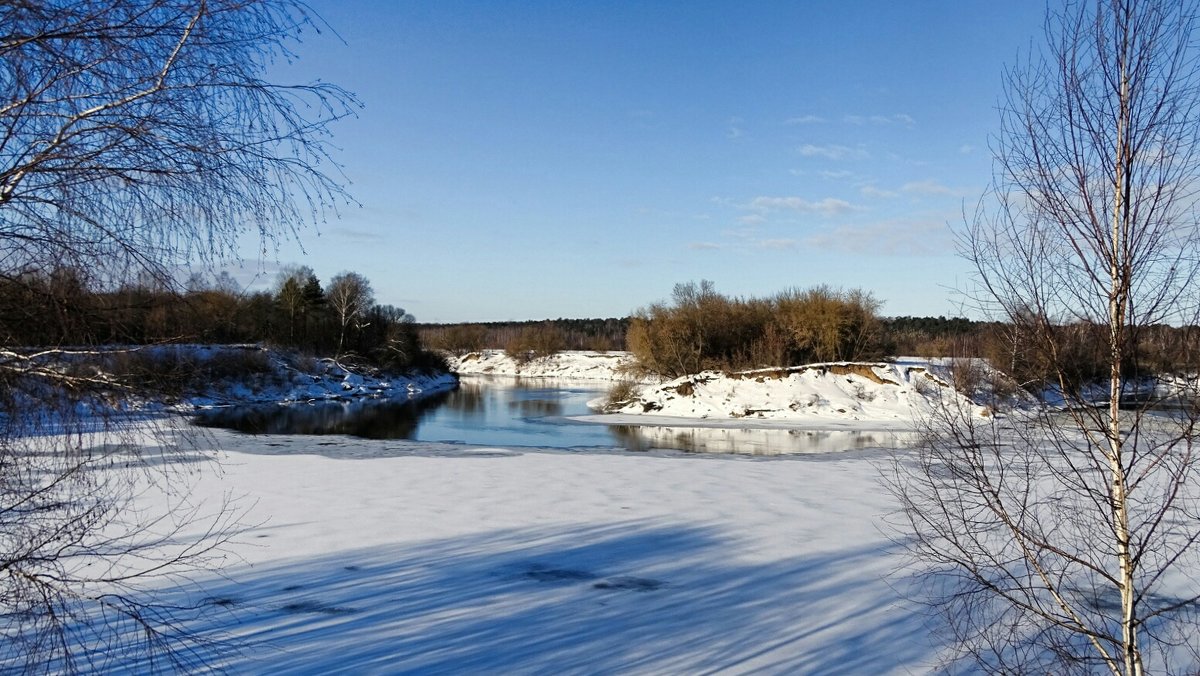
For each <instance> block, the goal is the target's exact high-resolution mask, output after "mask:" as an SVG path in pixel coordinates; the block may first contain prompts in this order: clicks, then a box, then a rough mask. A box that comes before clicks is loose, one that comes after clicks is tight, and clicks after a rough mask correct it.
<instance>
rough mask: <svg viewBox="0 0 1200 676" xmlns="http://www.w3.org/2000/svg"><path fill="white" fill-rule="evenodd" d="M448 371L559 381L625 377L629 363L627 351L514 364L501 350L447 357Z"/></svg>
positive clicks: (583, 353)
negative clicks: (555, 379) (556, 379)
mask: <svg viewBox="0 0 1200 676" xmlns="http://www.w3.org/2000/svg"><path fill="white" fill-rule="evenodd" d="M448 360H449V362H450V370H451V371H454V372H455V373H458V374H459V375H495V376H520V377H523V378H559V379H563V380H605V381H616V380H627V379H629V378H630V376H629V375H628V374H627V372H626V370H627V369H628V367H629V366H631V365H632V364H633V355H631V354H629V353H628V352H589V351H569V352H559V353H557V354H553V355H550V356H549V357H542V358H540V359H534V360H533V361H529V362H526V363H524V364H518V363H517V362H516V361H515V360H514V359H513V358H512V357H509V356H508V355H507V354H505V353H504V351H503V350H483V351H482V352H471V353H468V354H465V355H463V356H461V357H453V356H452V357H449V358H448Z"/></svg>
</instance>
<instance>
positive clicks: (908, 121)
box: [842, 113, 917, 127]
mask: <svg viewBox="0 0 1200 676" xmlns="http://www.w3.org/2000/svg"><path fill="white" fill-rule="evenodd" d="M842 121H843V122H845V123H847V124H856V125H865V124H872V125H877V126H886V125H893V124H894V125H900V126H903V127H912V126H915V125H916V124H917V121H916V120H914V119H913V118H912V116H911V115H906V114H904V113H897V114H895V115H846V116H844V117H843V118H842Z"/></svg>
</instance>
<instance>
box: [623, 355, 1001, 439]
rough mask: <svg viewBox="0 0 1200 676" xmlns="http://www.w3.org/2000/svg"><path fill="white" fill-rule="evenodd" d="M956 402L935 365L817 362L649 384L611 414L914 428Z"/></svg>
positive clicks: (960, 400)
mask: <svg viewBox="0 0 1200 676" xmlns="http://www.w3.org/2000/svg"><path fill="white" fill-rule="evenodd" d="M951 402H953V405H958V404H959V403H962V405H967V402H966V400H965V399H964V398H963V397H962V395H960V394H958V393H957V392H956V391H955V390H954V388H953V387H952V386H951V385H950V383H949V382H947V381H946V380H944V379H943V378H942V377H940V376H938V375H936V374H935V372H934V371H933V370H932V369H931V366H930V364H929V362H928V361H920V362H917V361H896V362H880V363H858V362H855V363H831V364H810V365H808V366H799V367H793V368H787V369H767V370H761V371H746V372H742V373H734V374H722V373H718V372H716V371H705V372H703V373H698V374H696V375H692V376H685V377H682V378H677V379H675V380H671V381H669V382H666V383H662V384H661V385H654V386H644V387H642V388H641V390H640V391H639V392H638V393H637V394H636V395H635V396H633V397H632V398H631V399H629V400H628V401H626V402H624V403H620V404H618V405H615V406H613V407H612V408H610V410H611V411H612V412H615V413H624V414H640V413H650V414H654V415H656V416H679V417H688V418H752V419H767V420H788V421H796V422H802V423H806V426H812V424H817V425H826V424H831V423H838V422H846V421H854V422H860V421H861V422H868V423H876V424H890V425H897V426H910V425H912V423H913V421H914V420H918V419H920V417H921V416H924V415H928V413H929V412H930V411H931V410H932V409H933V408H934V407H936V406H939V405H942V404H943V403H951ZM980 412H981V413H982V410H980Z"/></svg>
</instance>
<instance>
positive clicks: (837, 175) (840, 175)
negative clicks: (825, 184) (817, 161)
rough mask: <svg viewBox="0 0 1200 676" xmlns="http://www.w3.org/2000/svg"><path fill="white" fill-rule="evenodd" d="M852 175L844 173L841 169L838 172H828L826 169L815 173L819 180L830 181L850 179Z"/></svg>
mask: <svg viewBox="0 0 1200 676" xmlns="http://www.w3.org/2000/svg"><path fill="white" fill-rule="evenodd" d="M853 175H854V172H852V171H846V170H845V169H842V170H840V171H830V170H828V169H826V170H824V171H818V172H817V176H820V177H821V178H824V179H827V180H830V181H840V180H842V179H844V178H850V177H851V176H853Z"/></svg>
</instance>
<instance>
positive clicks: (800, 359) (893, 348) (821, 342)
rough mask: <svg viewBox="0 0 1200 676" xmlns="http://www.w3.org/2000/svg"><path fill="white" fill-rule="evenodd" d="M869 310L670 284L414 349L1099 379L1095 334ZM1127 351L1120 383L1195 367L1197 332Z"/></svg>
mask: <svg viewBox="0 0 1200 676" xmlns="http://www.w3.org/2000/svg"><path fill="white" fill-rule="evenodd" d="M877 307H878V303H876V302H875V301H874V299H873V298H871V296H870V295H869V294H867V293H865V292H862V291H858V290H851V291H841V290H837V289H832V288H829V287H822V286H819V287H814V288H812V289H807V290H791V291H786V292H782V293H780V294H776V295H775V296H770V297H767V298H735V297H729V296H725V295H723V294H720V293H717V292H716V291H715V290H714V289H713V288H712V286H711V285H709V284H707V283H703V282H702V283H700V284H698V285H697V284H695V283H689V284H680V285H677V287H676V289H675V292H674V294H673V296H672V300H671V301H670V302H665V303H657V304H654V305H650V306H648V307H647V308H643V309H641V310H639V311H638V312H637V313H635V315H633V316H632V317H626V318H609V319H547V320H543V321H525V322H489V323H460V324H421V325H418V328H419V331H420V334H421V337H422V342H423V344H426V345H429V346H430V347H432V348H435V349H441V350H446V351H448V352H452V353H456V354H460V355H461V354H465V353H467V352H472V351H477V350H482V349H503V350H505V351H507V352H508V353H509V354H510V355H512V356H513V357H514V358H517V359H531V358H536V357H539V356H542V355H545V354H551V353H553V352H556V351H559V350H600V351H605V350H630V351H631V352H633V353H634V356H635V357H636V358H637V361H638V363H639V364H640V366H641V367H642V368H643V369H644V370H646V371H648V372H652V373H657V374H659V375H663V376H677V375H681V374H684V373H691V372H695V371H697V370H701V369H717V370H726V371H736V370H745V369H752V368H761V367H774V366H790V365H796V364H802V363H808V362H811V361H830V360H863V359H882V358H886V357H890V356H901V355H911V356H917V357H982V358H986V359H988V360H990V361H991V362H992V363H993V364H994V365H995V366H996V367H998V368H1000V369H1001V370H1003V371H1005V372H1007V373H1009V374H1010V375H1012V376H1013V378H1014V379H1016V381H1017V382H1019V383H1022V384H1025V385H1028V386H1029V387H1030V388H1031V389H1037V388H1038V387H1040V386H1043V385H1045V384H1047V383H1052V384H1055V385H1064V386H1066V387H1067V388H1068V389H1070V388H1074V387H1077V386H1080V385H1083V384H1086V383H1090V382H1095V381H1096V380H1100V379H1103V378H1105V377H1107V375H1108V372H1107V361H1106V356H1105V355H1106V351H1107V349H1108V343H1107V340H1108V339H1107V334H1106V333H1105V330H1106V329H1105V327H1102V326H1098V325H1093V324H1087V323H1079V322H1076V323H1066V324H1056V323H1053V322H1049V321H1044V322H1023V325H1025V326H1038V327H1040V328H1038V329H1036V331H1035V332H1034V333H1028V331H1029V329H1021V330H1018V329H1017V328H1016V327H1014V326H1013V325H1011V324H1006V323H1001V322H984V321H975V320H971V319H966V318H963V317H944V316H939V317H909V316H903V317H880V316H877V315H876V314H875V312H876V309H877ZM1130 343H1131V344H1130V345H1129V346H1127V349H1126V354H1127V355H1128V358H1127V360H1126V364H1125V365H1124V367H1125V369H1124V372H1125V374H1126V375H1127V377H1133V378H1136V377H1139V376H1144V375H1153V374H1158V373H1182V372H1189V373H1190V372H1195V371H1196V370H1197V369H1198V368H1200V349H1197V348H1198V347H1200V327H1195V326H1185V327H1172V326H1165V325H1158V326H1148V327H1142V328H1139V330H1138V331H1136V332H1132V333H1131V335H1130ZM1048 346H1052V347H1048ZM1048 349H1053V350H1055V354H1054V355H1051V354H1049V353H1048V352H1047V350H1048ZM1054 360H1057V362H1058V363H1060V364H1063V365H1064V372H1063V377H1064V380H1063V382H1061V383H1060V382H1058V381H1057V373H1056V371H1054V370H1053V369H1052V368H1051V364H1052V363H1053V361H1054Z"/></svg>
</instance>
